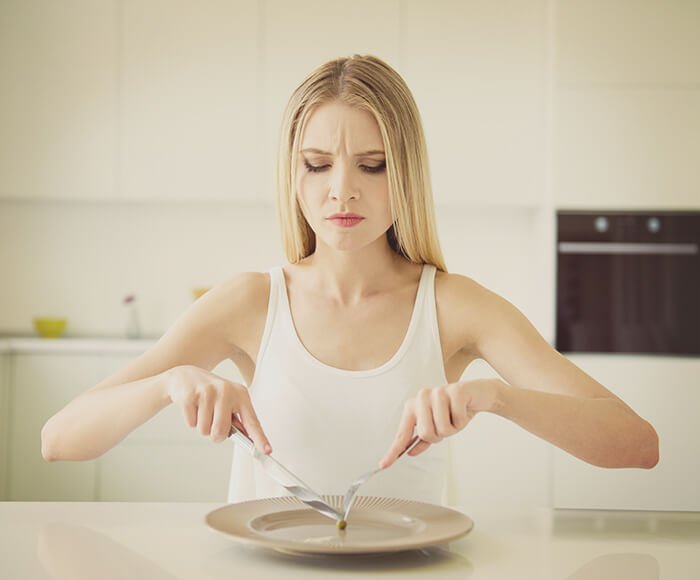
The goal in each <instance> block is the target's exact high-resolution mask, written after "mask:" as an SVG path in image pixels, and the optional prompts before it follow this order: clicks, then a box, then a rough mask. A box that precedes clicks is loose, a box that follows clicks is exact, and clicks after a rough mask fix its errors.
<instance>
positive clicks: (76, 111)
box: [0, 0, 119, 200]
mask: <svg viewBox="0 0 700 580" xmlns="http://www.w3.org/2000/svg"><path fill="white" fill-rule="evenodd" d="M118 4H119V2H118V1H117V0H101V1H99V2H84V1H82V0H64V1H62V2H45V1H40V0H3V2H2V3H1V5H0V85H2V96H1V97H0V103H1V104H2V106H0V127H2V130H1V131H0V199H2V198H4V199H21V200H27V199H60V200H69V199H70V200H99V199H107V198H110V197H112V196H113V195H114V187H115V182H116V173H117V158H116V154H117V116H118V106H117V99H118V73H117V69H118V67H117V45H118V43H117V33H118V27H117V17H116V15H117V6H118Z"/></svg>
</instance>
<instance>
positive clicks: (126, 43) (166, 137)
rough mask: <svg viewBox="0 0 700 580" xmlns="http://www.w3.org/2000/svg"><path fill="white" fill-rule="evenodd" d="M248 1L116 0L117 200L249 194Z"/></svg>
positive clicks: (254, 82)
mask: <svg viewBox="0 0 700 580" xmlns="http://www.w3.org/2000/svg"><path fill="white" fill-rule="evenodd" d="M256 6H257V3H256V2H255V1H254V0H236V1H233V2H231V1H228V0H213V1H209V2H206V3H201V2H190V1H189V0H147V1H144V0H127V1H126V2H124V3H123V13H122V18H123V34H124V37H123V55H122V57H123V88H122V98H123V103H122V127H121V128H122V135H121V141H120V158H121V159H122V160H123V181H122V192H123V193H122V196H123V198H126V199H135V200H154V199H159V200H194V201H199V200H227V201H235V200H250V199H257V198H258V191H257V189H256V188H257V181H256V177H255V176H256V171H255V161H256V151H255V148H256V143H257V140H256V136H257V115H256V111H257V109H256V107H257V91H258V60H257V57H256V54H257V29H258V24H257V7H256Z"/></svg>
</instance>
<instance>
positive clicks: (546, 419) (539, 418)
mask: <svg viewBox="0 0 700 580" xmlns="http://www.w3.org/2000/svg"><path fill="white" fill-rule="evenodd" d="M478 292H479V293H480V294H481V295H482V299H481V300H480V302H481V306H482V310H481V312H482V313H483V317H482V318H481V320H480V322H479V324H478V329H479V330H478V334H477V336H476V345H477V348H478V351H479V354H480V355H481V357H482V358H483V359H484V360H486V362H488V363H489V364H490V365H491V366H492V367H493V368H494V369H495V370H496V371H497V372H498V373H499V374H500V375H501V377H503V378H504V379H505V381H506V383H507V384H505V383H500V385H499V387H500V388H499V392H500V395H499V397H498V398H499V405H498V408H497V409H494V412H495V413H496V414H498V415H501V416H502V417H505V418H507V419H510V420H511V421H513V422H515V423H517V424H518V425H520V426H521V427H523V428H524V429H526V430H528V431H530V432H531V433H533V434H535V435H537V436H539V437H542V438H543V439H546V440H547V441H549V442H551V443H553V444H554V445H556V446H557V447H560V448H562V449H564V450H565V451H568V452H569V453H571V454H572V455H575V456H576V457H578V458H580V459H582V460H584V461H587V462H588V463H592V464H594V465H598V466H600V467H643V468H651V467H654V466H655V465H656V464H657V463H658V458H659V441H658V436H657V434H656V431H655V430H654V428H653V427H652V426H651V425H650V424H649V423H648V422H647V421H645V420H644V419H642V418H641V417H639V415H637V414H636V413H635V412H634V411H633V410H632V409H631V408H630V407H629V406H628V405H627V404H625V403H624V402H623V401H622V400H621V399H620V398H618V397H617V396H615V395H614V394H613V393H611V392H610V391H609V390H608V389H606V388H605V387H604V386H603V385H601V384H600V383H599V382H598V381H596V380H595V379H593V378H592V377H590V376H589V375H588V374H586V373H585V372H584V371H583V370H581V369H580V368H579V367H577V366H576V365H575V364H574V363H572V362H571V361H570V360H568V359H567V358H566V357H565V356H563V355H562V354H560V353H559V352H557V351H556V350H555V349H554V348H552V347H551V346H550V345H549V344H548V343H547V342H546V341H545V340H544V338H543V337H542V336H541V335H540V334H539V333H538V332H537V330H536V329H535V327H534V326H533V325H532V324H531V323H530V321H529V320H528V319H527V318H526V317H525V316H524V315H523V314H522V313H521V312H520V311H519V310H518V309H517V308H516V307H515V306H513V305H512V304H511V303H509V302H508V301H507V300H505V299H503V298H501V297H500V296H498V295H497V294H494V293H493V292H490V291H488V290H486V289H484V288H480V289H479V290H478Z"/></svg>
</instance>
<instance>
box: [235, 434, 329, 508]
mask: <svg viewBox="0 0 700 580" xmlns="http://www.w3.org/2000/svg"><path fill="white" fill-rule="evenodd" d="M229 437H231V438H232V439H233V440H234V441H236V443H238V444H240V445H241V447H243V448H244V449H245V450H246V451H247V452H248V453H250V454H251V455H252V456H253V457H254V458H255V459H256V460H257V461H258V462H259V463H260V465H261V466H262V468H263V471H264V472H265V474H266V475H267V476H268V477H270V478H271V479H273V480H274V481H276V482H277V483H279V484H280V485H281V486H282V487H284V488H285V489H286V490H287V491H288V492H289V493H291V494H292V495H293V496H295V497H297V498H298V499H299V500H301V501H302V502H304V503H305V504H306V505H308V506H309V507H311V508H313V509H315V510H316V511H317V512H319V513H321V514H323V515H324V516H326V517H329V518H331V519H332V520H335V521H340V520H341V519H342V515H341V513H340V512H339V511H338V510H336V509H335V508H333V507H331V506H330V505H329V504H328V503H327V502H326V501H324V499H323V498H322V497H321V496H320V495H319V494H318V493H316V492H315V491H314V490H313V489H311V488H310V487H309V486H308V485H307V484H306V483H304V482H303V481H302V480H301V479H299V478H298V477H297V476H296V475H294V474H293V473H292V472H291V471H289V469H287V468H286V467H285V466H284V465H282V464H281V463H280V462H279V461H277V460H276V459H275V458H274V457H272V456H271V455H265V454H264V453H261V452H260V451H259V450H258V448H257V447H256V446H255V443H253V441H252V440H251V439H250V438H249V437H248V436H247V435H246V434H245V433H243V432H242V431H240V430H239V429H237V428H236V427H235V426H234V425H233V424H232V425H231V430H230V431H229Z"/></svg>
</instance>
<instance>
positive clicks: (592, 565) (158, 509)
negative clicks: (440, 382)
mask: <svg viewBox="0 0 700 580" xmlns="http://www.w3.org/2000/svg"><path fill="white" fill-rule="evenodd" d="M217 507H220V504H202V503H70V502H64V503H48V502H47V503H42V502H37V503H29V502H27V503H23V502H17V503H12V502H0V578H2V579H3V580H5V579H7V580H15V579H17V580H20V579H21V580H38V579H46V578H49V579H54V580H68V579H70V580H88V579H89V580H113V579H129V580H139V579H148V580H166V579H167V580H175V579H186V578H187V579H189V578H192V579H194V578H196V579H198V580H206V579H211V580H215V579H220V578H221V579H223V578H226V579H232V578H236V579H246V580H247V579H251V578H252V579H255V580H264V579H267V578H305V579H306V578H333V577H338V578H340V577H343V578H346V577H355V576H358V577H359V576H362V578H378V577H389V576H394V577H401V578H403V577H405V576H410V577H412V578H431V579H434V578H438V579H439V578H460V579H467V578H468V579H470V580H482V579H509V580H511V579H512V580H516V579H529V578H532V579H537V580H549V579H556V580H564V579H567V580H613V579H614V580H626V579H628V578H629V579H634V580H652V579H654V580H656V579H669V580H685V579H688V580H691V579H697V578H700V513H682V512H653V513H652V512H601V511H595V512H594V511H566V512H562V511H552V510H548V509H531V510H519V511H513V510H510V511H503V512H502V513H495V512H494V511H493V510H491V509H483V513H476V512H474V511H473V510H472V511H471V513H470V511H468V510H464V511H465V513H467V514H468V515H469V516H470V517H471V518H472V519H473V520H474V522H475V528H474V530H473V531H472V532H471V533H470V534H469V535H467V536H465V537H464V538H462V539H460V540H458V541H455V542H452V543H451V544H449V545H444V546H441V547H436V548H429V549H425V550H416V551H412V552H403V553H396V554H389V555H382V556H373V557H368V556H360V557H357V556H343V557H337V556H336V557H330V556H323V557H312V556H292V555H288V554H282V553H278V552H275V551H271V550H267V549H263V548H259V547H252V546H244V545H239V544H237V543H236V542H234V541H232V540H230V539H229V538H227V537H226V536H224V535H222V534H219V533H216V532H214V531H212V530H210V529H209V528H208V527H207V526H206V525H205V524H204V521H203V520H204V516H205V515H206V514H207V513H208V512H209V511H211V510H213V509H215V508H217Z"/></svg>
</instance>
